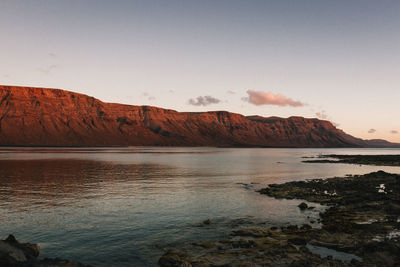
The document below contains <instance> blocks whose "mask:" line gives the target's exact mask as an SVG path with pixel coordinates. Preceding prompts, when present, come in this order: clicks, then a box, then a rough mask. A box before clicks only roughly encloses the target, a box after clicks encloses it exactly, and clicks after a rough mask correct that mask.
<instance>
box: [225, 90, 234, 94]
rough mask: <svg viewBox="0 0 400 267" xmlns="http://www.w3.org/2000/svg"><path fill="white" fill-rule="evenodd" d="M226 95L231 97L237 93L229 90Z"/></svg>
mask: <svg viewBox="0 0 400 267" xmlns="http://www.w3.org/2000/svg"><path fill="white" fill-rule="evenodd" d="M226 93H227V94H230V95H234V94H236V92H234V91H232V90H228V91H226Z"/></svg>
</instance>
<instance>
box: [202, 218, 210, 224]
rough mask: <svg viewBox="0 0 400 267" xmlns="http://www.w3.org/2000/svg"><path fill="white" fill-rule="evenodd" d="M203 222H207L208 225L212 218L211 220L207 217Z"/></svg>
mask: <svg viewBox="0 0 400 267" xmlns="http://www.w3.org/2000/svg"><path fill="white" fill-rule="evenodd" d="M203 223H204V224H206V225H208V224H210V223H211V220H210V219H207V220H205V221H203Z"/></svg>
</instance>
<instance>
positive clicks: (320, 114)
mask: <svg viewBox="0 0 400 267" xmlns="http://www.w3.org/2000/svg"><path fill="white" fill-rule="evenodd" d="M311 110H312V111H313V109H311ZM315 116H317V118H318V119H320V120H327V121H330V122H331V123H332V125H333V126H335V127H339V126H340V124H339V123H336V122H333V121H332V118H331V117H330V116H329V115H328V114H326V112H325V110H321V111H317V112H315Z"/></svg>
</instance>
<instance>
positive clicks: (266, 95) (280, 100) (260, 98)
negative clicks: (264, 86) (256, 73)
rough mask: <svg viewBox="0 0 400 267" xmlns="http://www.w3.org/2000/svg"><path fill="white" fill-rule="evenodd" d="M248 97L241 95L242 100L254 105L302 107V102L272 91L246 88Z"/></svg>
mask: <svg viewBox="0 0 400 267" xmlns="http://www.w3.org/2000/svg"><path fill="white" fill-rule="evenodd" d="M247 94H248V95H249V96H248V97H243V98H242V100H243V101H245V102H249V103H251V104H254V105H256V106H260V105H275V106H281V107H283V106H291V107H302V106H304V103H302V102H300V101H295V100H293V99H291V98H289V97H286V96H284V95H282V94H274V93H272V92H263V91H254V90H247Z"/></svg>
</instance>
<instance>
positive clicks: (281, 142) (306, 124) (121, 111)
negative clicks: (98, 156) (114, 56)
mask: <svg viewBox="0 0 400 267" xmlns="http://www.w3.org/2000/svg"><path fill="white" fill-rule="evenodd" d="M365 142H366V141H364V140H361V139H357V138H354V137H352V136H349V135H346V134H345V133H344V132H342V131H341V130H338V129H336V128H335V127H334V126H333V125H332V124H331V123H330V122H328V121H322V120H318V119H305V118H302V117H290V118H288V119H282V118H277V117H270V118H263V117H258V116H251V117H245V116H242V115H239V114H234V113H229V112H226V111H212V112H202V113H190V112H177V111H174V110H168V109H162V108H156V107H151V106H130V105H122V104H113V103H103V102H101V101H99V100H97V99H95V98H93V97H89V96H86V95H82V94H78V93H73V92H68V91H64V90H58V89H43V88H30V87H12V86H0V145H2V146H14V145H17V146H127V145H131V146H135V145H137V146H267V147H354V146H368V144H367V143H365ZM388 144H390V143H388ZM383 146H384V145H383Z"/></svg>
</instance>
